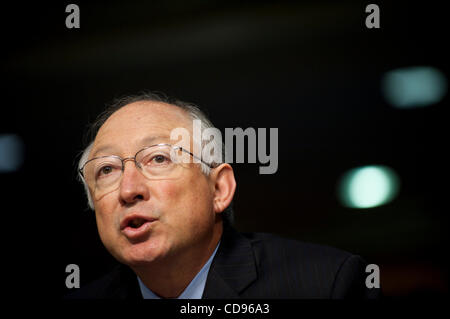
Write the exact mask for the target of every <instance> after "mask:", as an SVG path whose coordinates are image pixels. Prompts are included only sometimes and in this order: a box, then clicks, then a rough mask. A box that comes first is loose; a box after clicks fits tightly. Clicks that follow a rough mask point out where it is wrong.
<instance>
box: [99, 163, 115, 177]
mask: <svg viewBox="0 0 450 319" xmlns="http://www.w3.org/2000/svg"><path fill="white" fill-rule="evenodd" d="M114 171H115V168H114V166H112V165H104V166H101V167H100V168H99V169H98V170H97V174H96V177H97V178H104V177H107V176H108V175H111V174H112V173H114Z"/></svg>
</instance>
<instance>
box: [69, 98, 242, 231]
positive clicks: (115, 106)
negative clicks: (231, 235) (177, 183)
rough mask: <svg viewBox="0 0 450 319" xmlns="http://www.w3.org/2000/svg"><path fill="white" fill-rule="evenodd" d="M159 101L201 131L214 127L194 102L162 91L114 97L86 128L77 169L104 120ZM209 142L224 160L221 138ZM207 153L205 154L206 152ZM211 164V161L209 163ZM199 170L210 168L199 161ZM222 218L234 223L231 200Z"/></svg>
mask: <svg viewBox="0 0 450 319" xmlns="http://www.w3.org/2000/svg"><path fill="white" fill-rule="evenodd" d="M145 101H147V102H161V103H166V104H171V105H174V106H177V107H179V108H180V109H182V110H184V111H185V112H186V113H187V114H188V115H189V116H190V118H191V119H192V120H199V121H200V122H201V131H202V132H203V131H204V130H205V129H208V128H215V127H214V125H213V124H212V122H211V121H210V120H209V118H208V117H207V116H206V114H205V113H204V112H203V111H202V110H201V109H200V108H199V107H198V106H197V105H195V104H192V103H188V102H183V101H180V100H178V99H174V98H171V97H168V96H167V95H165V94H164V93H161V92H142V93H139V94H137V95H129V96H124V97H121V98H118V99H115V100H114V101H113V102H112V103H111V104H110V105H109V106H107V108H106V109H105V110H104V111H103V112H102V113H100V114H99V116H98V117H97V119H96V120H95V121H94V122H93V123H92V124H91V125H90V127H89V129H88V134H87V138H88V143H87V144H88V146H87V147H86V148H85V149H84V150H83V151H82V153H81V157H80V160H79V162H78V170H80V169H81V168H82V167H83V165H84V164H85V163H86V162H87V160H88V158H89V154H90V152H91V150H92V147H93V145H94V140H95V137H96V135H97V133H98V131H99V129H100V127H101V126H102V125H103V124H104V123H105V122H106V120H107V119H108V118H109V117H110V116H111V115H112V114H113V113H115V112H116V111H118V110H119V109H121V108H122V107H124V106H126V105H128V104H131V103H134V102H145ZM205 143H209V141H202V148H201V149H203V147H204V145H205ZM210 143H212V144H213V148H214V149H215V150H221V151H222V159H221V161H220V163H223V162H224V158H225V147H224V145H223V143H222V140H221V139H216V138H214V139H213V140H212V141H211V142H210ZM206 155H207V154H206ZM205 161H206V162H208V163H210V161H209V158H207V159H206V158H205ZM220 163H217V160H216V161H215V163H214V164H220ZM210 164H212V163H210ZM200 167H201V170H202V172H203V174H205V175H207V176H208V175H209V174H210V172H211V168H210V167H209V166H208V165H206V164H205V163H203V162H202V163H201V166H200ZM78 177H79V180H80V181H81V182H82V183H83V186H84V190H85V192H86V196H87V200H88V205H89V208H90V209H92V210H94V204H93V201H92V197H91V194H90V192H89V188H88V186H87V184H86V182H85V180H84V179H83V178H82V176H81V174H79V175H78ZM222 218H223V221H224V222H227V223H229V224H233V223H234V212H233V202H231V203H230V205H229V206H228V207H227V208H226V209H225V210H224V211H223V212H222Z"/></svg>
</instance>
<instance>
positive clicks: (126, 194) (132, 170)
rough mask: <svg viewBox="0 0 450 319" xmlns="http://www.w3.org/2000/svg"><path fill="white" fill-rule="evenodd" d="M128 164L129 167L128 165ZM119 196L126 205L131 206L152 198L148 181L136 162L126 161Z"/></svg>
mask: <svg viewBox="0 0 450 319" xmlns="http://www.w3.org/2000/svg"><path fill="white" fill-rule="evenodd" d="M127 164H128V165H127ZM123 165H124V167H123V173H122V179H121V181H120V186H119V187H120V189H119V196H120V201H121V203H122V204H124V205H131V204H134V203H136V202H138V201H145V200H148V199H149V198H150V190H149V189H148V185H147V180H146V179H145V177H144V176H143V175H142V174H141V172H140V171H139V169H138V168H137V167H136V165H135V163H134V161H132V160H129V161H124V164H123Z"/></svg>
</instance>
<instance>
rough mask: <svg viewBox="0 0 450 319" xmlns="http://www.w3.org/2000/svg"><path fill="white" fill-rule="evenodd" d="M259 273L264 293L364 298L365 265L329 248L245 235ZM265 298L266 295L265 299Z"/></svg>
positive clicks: (266, 235) (356, 257)
mask: <svg viewBox="0 0 450 319" xmlns="http://www.w3.org/2000/svg"><path fill="white" fill-rule="evenodd" d="M242 235H243V236H244V237H245V238H247V239H248V241H249V243H250V245H251V247H252V250H253V254H254V259H255V262H256V267H257V269H258V281H259V283H255V288H256V287H257V286H259V287H258V289H259V290H260V291H263V292H264V294H268V295H277V296H280V297H287V298H291V297H295V298H347V297H352V296H355V297H357V298H359V297H362V298H364V295H365V292H364V291H363V290H364V287H365V285H364V278H365V265H366V263H365V261H364V259H362V258H361V257H360V256H358V255H355V254H352V253H350V252H347V251H344V250H341V249H337V248H334V247H331V246H327V245H319V244H314V243H308V242H302V241H298V240H293V239H288V238H283V237H280V236H276V235H272V234H267V233H242ZM264 294H262V295H264Z"/></svg>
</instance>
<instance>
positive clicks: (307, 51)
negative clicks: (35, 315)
mask: <svg viewBox="0 0 450 319" xmlns="http://www.w3.org/2000/svg"><path fill="white" fill-rule="evenodd" d="M69 3H71V2H64V1H63V2H61V3H60V4H49V3H45V2H38V3H33V4H15V5H14V4H2V8H1V10H2V13H3V14H2V16H1V19H0V23H1V32H2V47H3V49H2V53H1V55H2V59H1V72H2V78H3V81H2V82H3V85H2V88H3V90H2V91H3V94H2V106H1V111H2V112H1V114H2V116H1V126H0V134H11V133H13V134H17V135H18V136H20V137H21V138H22V140H23V142H24V144H25V160H24V163H23V165H22V166H21V169H20V170H19V171H17V172H14V173H4V174H1V175H0V179H1V181H2V182H1V187H2V188H1V192H2V199H3V201H2V205H1V206H0V207H1V209H0V210H1V211H2V222H3V223H2V224H3V231H2V238H3V243H4V245H3V254H2V255H3V256H4V258H3V259H4V260H3V267H2V268H3V272H2V273H3V274H4V276H3V278H4V282H6V283H8V284H10V285H11V290H10V293H11V294H12V293H15V294H18V295H21V294H23V292H24V289H26V290H28V289H31V290H32V291H39V293H38V294H37V295H36V296H43V297H46V296H52V297H57V298H59V297H60V296H61V295H63V294H64V293H66V292H67V289H66V288H65V284H64V282H65V277H66V275H67V274H66V273H65V267H66V265H68V264H71V263H75V264H77V265H79V266H80V269H81V282H82V284H84V283H86V282H89V281H91V280H92V279H94V278H96V277H97V276H99V275H100V274H102V273H104V272H105V269H107V268H109V267H111V264H112V262H113V260H112V257H110V256H109V254H108V253H107V252H106V251H105V249H104V248H103V246H102V243H101V242H100V239H99V237H98V234H97V230H96V225H95V219H94V214H93V212H90V211H89V210H88V209H87V203H86V200H85V195H84V193H83V188H82V186H81V184H79V183H78V182H77V180H76V161H77V159H78V155H79V152H80V151H81V150H82V148H83V146H84V145H83V135H84V133H85V132H86V128H87V124H88V123H89V122H91V121H92V120H93V119H94V118H95V117H96V116H97V114H98V113H99V112H100V111H101V110H102V109H103V108H104V105H105V104H106V103H108V102H110V101H111V100H112V99H113V98H115V97H119V96H122V95H125V94H133V93H137V92H139V91H142V90H158V91H162V92H165V93H167V94H168V95H171V96H175V97H177V98H180V99H182V100H185V101H189V102H193V103H196V104H198V105H199V106H201V107H202V108H204V109H206V111H207V113H208V114H209V115H210V117H211V119H212V121H213V122H214V123H215V124H216V126H217V127H218V128H220V129H221V130H222V132H223V130H224V128H225V127H231V128H235V127H242V128H247V127H253V128H270V127H277V128H279V167H278V171H277V173H276V174H274V175H259V174H258V165H257V164H235V165H234V166H233V167H234V169H235V174H236V178H237V183H238V188H237V194H236V197H235V205H234V207H235V222H236V227H237V228H238V229H239V230H240V231H263V232H271V233H276V234H279V235H281V236H284V237H290V238H296V239H299V240H303V241H311V242H316V243H321V244H326V245H331V246H335V247H338V248H341V249H344V250H348V251H351V252H353V253H355V254H359V255H362V256H363V257H364V258H365V259H366V260H367V261H368V262H369V263H375V264H378V265H379V266H380V270H381V284H382V287H383V290H384V292H385V294H386V295H387V296H390V297H393V298H395V297H423V296H425V297H435V296H444V295H446V294H447V293H448V260H447V249H446V248H447V242H448V233H447V226H448V208H447V207H446V199H447V194H446V191H447V189H448V178H447V176H448V168H447V167H446V164H447V163H448V161H446V160H445V159H444V157H443V155H444V152H445V150H446V149H447V148H448V138H447V135H448V126H447V119H448V117H447V116H446V115H445V114H444V113H446V111H447V109H448V104H449V98H448V94H447V95H446V97H445V98H444V99H443V100H442V101H441V102H439V103H437V104H434V105H431V106H429V107H426V108H417V109H411V110H399V109H395V108H393V107H391V106H390V105H389V104H387V103H386V101H385V100H384V98H383V96H382V92H381V90H380V83H381V79H382V76H383V75H384V74H385V72H387V71H389V70H392V69H395V68H400V67H409V66H416V65H426V66H433V67H436V68H437V69H439V70H441V71H442V72H443V73H444V74H445V75H446V77H447V79H448V78H449V74H450V73H449V65H448V52H444V42H448V39H447V38H448V32H447V29H448V28H447V27H446V24H445V22H444V21H445V18H446V17H445V9H444V8H442V7H441V6H440V5H439V3H433V2H429V1H427V2H422V3H421V4H418V3H413V2H398V1H395V3H385V2H381V1H377V2H375V3H377V4H378V5H379V6H380V10H381V28H380V29H367V28H366V27H365V18H366V16H367V13H365V7H366V5H368V4H369V3H371V2H357V1H352V2H342V1H339V2H337V1H305V2H284V1H282V2H279V1H277V2H271V1H258V2H257V3H256V2H252V1H231V0H227V1H212V2H210V1H147V2H132V1H128V2H126V3H125V2H124V3H122V2H117V1H108V2H106V1H105V2H95V3H93V2H92V1H75V2H74V3H76V4H78V5H79V6H80V10H81V28H80V29H67V28H66V27H65V19H66V16H67V15H68V14H67V13H65V7H66V5H68V4H69ZM369 164H381V165H387V166H389V167H391V168H393V169H394V170H395V171H396V172H397V173H398V175H399V177H400V179H401V189H400V193H399V195H398V196H397V198H396V199H395V200H394V201H392V202H390V203H389V204H387V205H384V206H380V207H376V208H372V209H367V210H356V209H349V208H345V207H343V206H341V204H340V203H339V201H338V199H337V197H336V185H337V182H338V180H339V178H340V176H341V175H342V174H343V173H344V172H345V171H346V170H348V169H351V168H354V167H357V166H362V165H369Z"/></svg>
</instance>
